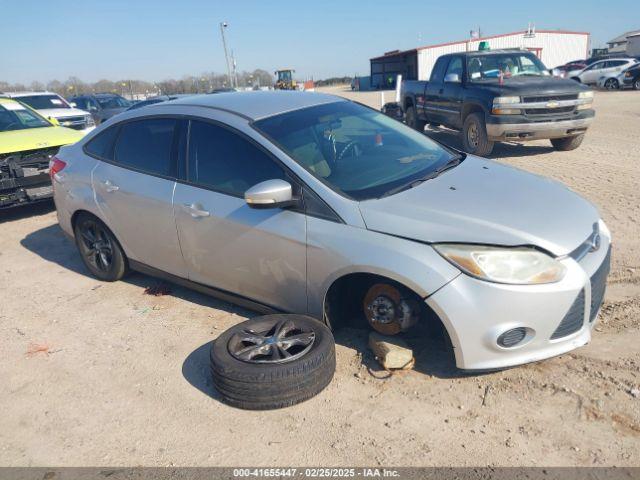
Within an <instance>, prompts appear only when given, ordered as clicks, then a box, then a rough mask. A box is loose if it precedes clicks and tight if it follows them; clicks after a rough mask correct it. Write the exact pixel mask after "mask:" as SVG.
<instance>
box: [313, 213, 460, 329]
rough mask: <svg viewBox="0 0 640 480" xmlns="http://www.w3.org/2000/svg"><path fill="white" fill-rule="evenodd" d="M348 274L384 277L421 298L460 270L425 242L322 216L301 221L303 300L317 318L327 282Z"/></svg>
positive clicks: (430, 293)
mask: <svg viewBox="0 0 640 480" xmlns="http://www.w3.org/2000/svg"><path fill="white" fill-rule="evenodd" d="M351 273H371V274H375V275H380V276H384V277H387V278H390V279H392V280H394V281H396V282H398V283H400V284H402V285H404V286H405V287H407V288H409V289H411V290H412V291H414V292H415V293H416V294H418V295H419V296H420V297H422V298H426V297H428V296H429V295H432V294H433V293H435V292H436V291H437V290H439V289H440V288H442V287H443V286H444V285H446V284H447V283H449V282H450V281H451V280H453V279H454V278H455V277H457V276H458V275H459V274H460V271H459V270H458V269H456V268H455V267H453V266H452V265H451V264H450V263H449V262H447V261H446V260H444V259H443V258H442V257H441V256H440V255H439V254H438V253H436V252H435V250H433V248H431V246H429V245H426V244H423V243H419V242H414V241H411V240H406V239H403V238H399V237H393V236H390V235H385V234H383V233H378V232H373V231H371V230H366V229H363V228H358V227H353V226H350V225H345V224H341V223H335V222H330V221H327V220H323V219H318V218H313V217H308V221H307V285H308V287H307V301H308V311H309V314H310V315H313V316H314V317H316V318H322V314H323V306H324V299H325V296H326V294H327V292H328V290H329V288H330V287H331V285H332V284H333V283H334V282H335V281H336V280H338V279H339V278H341V277H343V276H345V275H348V274H351Z"/></svg>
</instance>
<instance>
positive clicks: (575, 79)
mask: <svg viewBox="0 0 640 480" xmlns="http://www.w3.org/2000/svg"><path fill="white" fill-rule="evenodd" d="M571 80H573V81H574V82H578V83H582V80H580V77H571Z"/></svg>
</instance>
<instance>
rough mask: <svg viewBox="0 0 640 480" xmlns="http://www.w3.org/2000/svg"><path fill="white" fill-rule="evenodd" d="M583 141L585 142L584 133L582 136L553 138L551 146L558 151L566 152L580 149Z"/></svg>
mask: <svg viewBox="0 0 640 480" xmlns="http://www.w3.org/2000/svg"><path fill="white" fill-rule="evenodd" d="M582 140H584V133H583V134H582V135H576V136H575V137H566V138H552V139H551V145H553V148H555V149H556V150H558V151H561V152H566V151H569V150H575V149H576V148H578V147H579V146H580V144H581V143H582Z"/></svg>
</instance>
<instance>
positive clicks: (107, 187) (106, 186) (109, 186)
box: [102, 180, 120, 193]
mask: <svg viewBox="0 0 640 480" xmlns="http://www.w3.org/2000/svg"><path fill="white" fill-rule="evenodd" d="M102 184H103V185H104V189H105V190H106V191H107V192H109V193H112V192H117V191H118V190H120V187H119V186H117V185H114V184H113V183H112V182H111V180H107V181H105V182H102Z"/></svg>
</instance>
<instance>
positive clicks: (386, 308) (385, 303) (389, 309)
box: [369, 295, 396, 324]
mask: <svg viewBox="0 0 640 480" xmlns="http://www.w3.org/2000/svg"><path fill="white" fill-rule="evenodd" d="M369 310H370V311H371V320H372V321H373V322H375V323H383V324H388V323H391V322H393V321H394V320H395V318H396V309H395V306H394V303H393V300H391V299H390V298H389V297H387V296H385V295H379V296H377V297H376V298H374V299H373V301H372V302H371V304H370V305H369Z"/></svg>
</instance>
